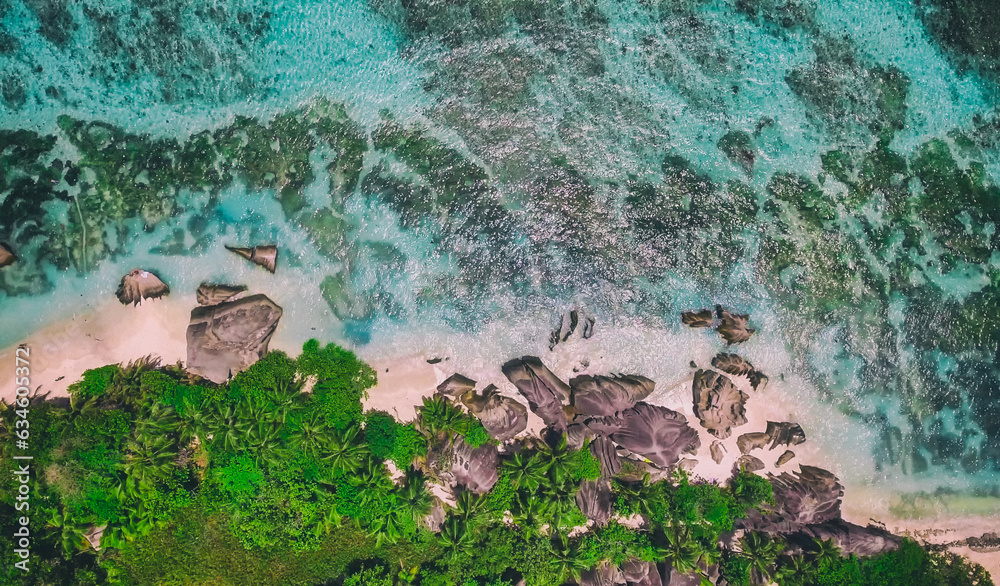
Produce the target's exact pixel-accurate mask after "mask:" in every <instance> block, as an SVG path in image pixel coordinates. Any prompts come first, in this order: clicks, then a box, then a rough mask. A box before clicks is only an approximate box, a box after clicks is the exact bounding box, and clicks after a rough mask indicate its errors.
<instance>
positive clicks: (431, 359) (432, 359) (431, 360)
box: [427, 358, 443, 364]
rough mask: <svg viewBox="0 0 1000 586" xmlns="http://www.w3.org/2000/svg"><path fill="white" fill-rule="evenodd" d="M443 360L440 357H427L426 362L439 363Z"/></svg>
mask: <svg viewBox="0 0 1000 586" xmlns="http://www.w3.org/2000/svg"><path fill="white" fill-rule="evenodd" d="M441 360H443V359H442V358H428V359H427V364H439V363H440V362H441Z"/></svg>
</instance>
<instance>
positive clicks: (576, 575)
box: [550, 533, 593, 584]
mask: <svg viewBox="0 0 1000 586" xmlns="http://www.w3.org/2000/svg"><path fill="white" fill-rule="evenodd" d="M550 563H551V564H552V566H553V569H555V571H556V573H557V575H558V576H559V579H558V583H560V584H561V583H563V582H569V581H572V582H578V581H579V580H580V574H581V573H583V571H584V570H589V569H590V567H591V566H592V565H593V564H591V563H590V561H589V560H587V559H586V557H585V555H584V553H583V550H582V549H581V547H580V540H578V539H577V540H572V541H571V540H570V539H569V538H568V537H566V535H564V534H561V533H560V534H558V537H556V538H555V539H553V540H552V556H551V558H550Z"/></svg>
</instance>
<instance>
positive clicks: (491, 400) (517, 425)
mask: <svg viewBox="0 0 1000 586" xmlns="http://www.w3.org/2000/svg"><path fill="white" fill-rule="evenodd" d="M460 399H461V401H462V404H463V405H465V407H466V408H467V409H468V410H469V412H470V413H472V414H473V415H475V416H476V417H477V418H478V419H479V421H480V422H481V423H482V424H483V427H485V428H486V431H488V432H489V434H490V436H491V437H493V439H495V440H497V441H501V442H504V441H507V440H509V439H511V438H513V437H514V436H516V435H517V434H519V433H521V432H522V431H524V430H525V429H526V428H527V427H528V408H527V407H525V406H524V405H522V404H521V403H518V402H517V401H515V400H514V399H511V398H510V397H504V396H503V395H501V394H500V392H499V391H498V390H497V388H496V387H495V386H493V385H490V386H488V387H486V388H485V389H483V393H482V395H479V394H477V393H476V392H475V391H473V390H469V391H466V392H464V393H462V395H461V397H460Z"/></svg>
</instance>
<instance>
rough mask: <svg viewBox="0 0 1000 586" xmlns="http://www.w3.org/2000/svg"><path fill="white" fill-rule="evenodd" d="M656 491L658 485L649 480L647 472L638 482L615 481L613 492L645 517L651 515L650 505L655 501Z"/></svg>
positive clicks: (647, 517)
mask: <svg viewBox="0 0 1000 586" xmlns="http://www.w3.org/2000/svg"><path fill="white" fill-rule="evenodd" d="M658 491H659V487H657V486H656V485H654V484H653V483H652V482H651V481H650V477H649V474H648V473H646V474H645V475H643V477H642V480H640V481H639V482H618V481H616V482H615V493H616V494H618V495H620V496H621V497H622V500H624V501H625V502H626V503H627V504H628V506H629V507H631V508H632V510H633V511H634V512H636V513H639V514H640V515H642V516H643V517H645V518H646V519H652V517H653V510H652V505H653V503H655V502H656V501H657V496H658V495H657V493H658Z"/></svg>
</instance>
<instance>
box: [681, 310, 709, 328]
mask: <svg viewBox="0 0 1000 586" xmlns="http://www.w3.org/2000/svg"><path fill="white" fill-rule="evenodd" d="M714 322H715V320H714V319H712V310H711V309H702V310H701V311H685V312H684V313H682V314H681V323H683V324H684V325H686V326H687V327H689V328H710V327H712V324H713V323H714Z"/></svg>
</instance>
